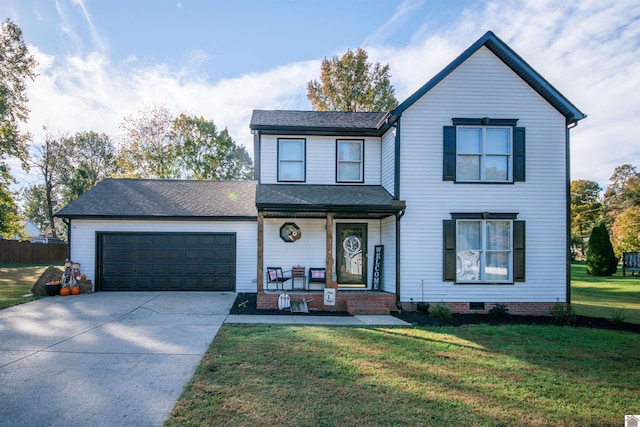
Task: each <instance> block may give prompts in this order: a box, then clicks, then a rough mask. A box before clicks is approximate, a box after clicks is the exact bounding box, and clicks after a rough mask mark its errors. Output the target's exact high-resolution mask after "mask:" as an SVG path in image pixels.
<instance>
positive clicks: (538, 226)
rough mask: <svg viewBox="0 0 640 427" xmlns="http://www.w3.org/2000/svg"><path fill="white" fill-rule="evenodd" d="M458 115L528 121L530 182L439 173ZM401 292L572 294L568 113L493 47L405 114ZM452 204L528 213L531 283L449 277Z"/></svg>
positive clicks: (430, 296) (406, 297)
mask: <svg viewBox="0 0 640 427" xmlns="http://www.w3.org/2000/svg"><path fill="white" fill-rule="evenodd" d="M455 117H478V118H482V117H492V118H514V119H518V124H517V126H522V127H525V128H526V132H527V146H526V150H527V152H526V168H527V169H526V170H527V180H526V182H516V183H513V184H508V185H477V184H464V183H453V182H451V181H443V180H442V175H443V170H442V167H443V166H442V164H443V158H442V155H443V154H442V153H443V136H442V129H443V127H444V126H451V124H452V118H455ZM401 122H402V128H401V129H402V132H401V138H402V142H401V167H400V173H401V181H400V182H401V198H402V199H403V200H406V203H407V209H406V214H405V215H404V216H403V218H402V220H401V222H400V224H401V245H402V247H401V254H402V263H401V283H402V292H401V299H402V301H403V302H409V301H410V300H411V298H413V300H414V301H418V300H419V298H420V297H421V289H420V283H421V282H422V281H424V293H425V300H427V301H431V302H438V301H450V302H456V301H460V302H468V301H487V302H492V301H493V302H496V301H498V302H516V301H520V302H528V301H530V302H555V301H557V300H560V301H565V298H566V282H565V278H566V242H565V240H566V183H567V177H566V165H565V159H566V152H565V150H566V147H565V142H566V140H565V137H566V125H565V118H564V116H562V114H560V113H559V112H558V111H557V110H556V109H555V108H553V107H552V106H551V105H549V104H548V103H547V102H546V101H545V100H544V99H543V98H542V97H541V96H540V95H538V94H537V93H536V92H535V91H534V90H533V89H532V88H531V87H530V86H529V85H528V84H527V83H525V82H524V81H523V80H522V79H520V78H519V77H518V76H517V75H516V74H514V73H513V71H512V70H511V69H509V68H508V67H507V66H506V65H505V64H504V63H502V61H500V60H499V59H498V58H497V57H496V56H495V55H494V54H493V53H491V51H489V50H488V49H486V48H484V47H483V48H480V49H479V50H478V51H477V52H476V53H474V54H473V55H472V56H471V57H470V58H469V59H467V60H466V61H465V62H464V63H463V64H461V65H460V66H459V67H458V68H456V69H455V70H454V71H453V72H452V73H451V74H449V75H448V76H447V77H446V78H445V79H443V80H442V81H441V82H440V83H439V84H438V85H437V86H435V87H434V88H432V89H431V90H430V91H429V92H427V93H426V94H425V95H424V96H423V97H422V98H421V99H419V100H418V101H416V102H415V103H414V104H413V105H412V106H411V107H409V108H408V109H407V110H406V111H405V112H404V113H403V115H402V118H401ZM453 212H496V213H500V212H504V213H517V219H518V220H522V221H526V224H527V232H526V282H521V283H520V282H518V283H515V284H514V285H509V286H486V285H465V286H456V285H455V284H454V283H452V282H443V247H442V244H443V234H442V232H443V230H442V228H443V227H442V221H443V220H445V219H450V218H451V213H453Z"/></svg>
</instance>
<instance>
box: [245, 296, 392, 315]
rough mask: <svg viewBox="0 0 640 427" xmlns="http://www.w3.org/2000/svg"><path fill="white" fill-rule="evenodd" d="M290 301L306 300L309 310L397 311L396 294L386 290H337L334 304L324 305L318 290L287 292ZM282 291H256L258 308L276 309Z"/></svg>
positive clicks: (355, 312) (358, 312)
mask: <svg viewBox="0 0 640 427" xmlns="http://www.w3.org/2000/svg"><path fill="white" fill-rule="evenodd" d="M287 293H288V294H289V296H290V297H291V300H292V301H300V300H302V299H303V298H304V299H305V300H306V301H307V306H308V307H309V309H310V310H319V311H347V312H349V313H351V314H389V313H390V312H391V311H397V310H398V308H397V305H396V296H395V294H390V293H387V292H367V291H338V292H337V293H336V305H324V293H323V292H319V291H315V292H314V291H309V292H304V291H301V292H287ZM281 294H282V292H262V293H260V292H258V295H257V308H258V309H259V310H277V309H278V298H279V297H280V295H281Z"/></svg>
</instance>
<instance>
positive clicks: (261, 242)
mask: <svg viewBox="0 0 640 427" xmlns="http://www.w3.org/2000/svg"><path fill="white" fill-rule="evenodd" d="M257 284H258V293H262V292H263V291H264V212H262V211H259V212H258V277H257Z"/></svg>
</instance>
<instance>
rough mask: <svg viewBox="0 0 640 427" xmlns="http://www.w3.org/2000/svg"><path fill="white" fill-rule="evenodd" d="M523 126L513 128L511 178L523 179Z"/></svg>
mask: <svg viewBox="0 0 640 427" xmlns="http://www.w3.org/2000/svg"><path fill="white" fill-rule="evenodd" d="M524 129H525V128H513V180H514V181H524V180H525V131H524Z"/></svg>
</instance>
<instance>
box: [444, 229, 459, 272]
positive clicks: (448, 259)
mask: <svg viewBox="0 0 640 427" xmlns="http://www.w3.org/2000/svg"><path fill="white" fill-rule="evenodd" d="M442 223H443V233H442V235H443V242H442V243H443V244H442V246H443V258H442V259H443V268H442V280H443V281H445V282H455V280H456V221H455V220H451V219H447V220H444V221H443V222H442Z"/></svg>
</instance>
